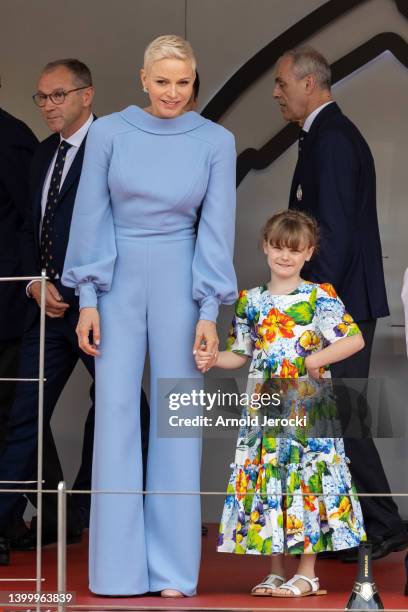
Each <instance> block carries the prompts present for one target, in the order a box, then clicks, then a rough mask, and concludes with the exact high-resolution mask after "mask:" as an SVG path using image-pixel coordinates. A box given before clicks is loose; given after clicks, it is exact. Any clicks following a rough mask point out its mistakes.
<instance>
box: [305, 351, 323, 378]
mask: <svg viewBox="0 0 408 612" xmlns="http://www.w3.org/2000/svg"><path fill="white" fill-rule="evenodd" d="M305 366H306V369H307V373H308V374H309V376H310V377H311V378H314V379H315V380H318V379H319V378H320V377H321V376H320V367H319V366H317V365H314V363H313V355H309V356H308V357H306V359H305Z"/></svg>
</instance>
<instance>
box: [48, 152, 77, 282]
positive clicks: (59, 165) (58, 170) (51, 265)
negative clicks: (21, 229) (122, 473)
mask: <svg viewBox="0 0 408 612" xmlns="http://www.w3.org/2000/svg"><path fill="white" fill-rule="evenodd" d="M70 147H72V145H70V144H69V142H67V141H66V140H62V141H61V143H60V146H59V147H58V153H57V158H56V160H55V166H54V169H53V171H52V176H51V182H50V187H49V189H48V194H47V202H46V205H45V211H44V217H43V220H42V227H41V247H40V251H41V266H42V267H43V268H45V269H46V271H47V276H48V277H49V278H55V276H56V274H57V270H56V265H55V257H54V242H55V236H54V227H53V219H54V213H55V208H56V205H57V202H58V195H59V191H60V187H61V177H62V171H63V168H64V163H65V155H66V153H67V151H68V149H69V148H70Z"/></svg>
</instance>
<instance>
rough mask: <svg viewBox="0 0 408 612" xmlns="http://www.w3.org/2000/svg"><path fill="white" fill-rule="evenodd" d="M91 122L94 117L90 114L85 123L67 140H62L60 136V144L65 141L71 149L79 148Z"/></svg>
mask: <svg viewBox="0 0 408 612" xmlns="http://www.w3.org/2000/svg"><path fill="white" fill-rule="evenodd" d="M93 120H94V116H93V114H92V113H91V114H90V115H89V117H88V119H87V120H86V121H85V123H84V124H83V125H82V126H81V127H80V128H79V130H77V131H76V132H74V133H73V134H72V135H71V136H70V137H69V138H63V137H62V136H60V142H62V141H63V140H65V141H66V142H68V143H69V144H70V145H71V146H72V147H80V146H81V144H82V141H83V139H84V138H85V136H86V135H87V133H88V130H89V128H90V126H91V123H92V122H93Z"/></svg>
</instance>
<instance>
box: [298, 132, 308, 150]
mask: <svg viewBox="0 0 408 612" xmlns="http://www.w3.org/2000/svg"><path fill="white" fill-rule="evenodd" d="M306 137H307V132H305V130H300V132H299V140H298V147H299V155H300V154H301V152H302V148H303V145H304V142H305V139H306Z"/></svg>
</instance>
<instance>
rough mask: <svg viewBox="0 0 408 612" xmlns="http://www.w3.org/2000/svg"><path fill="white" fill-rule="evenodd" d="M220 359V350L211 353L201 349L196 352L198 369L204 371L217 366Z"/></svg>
mask: <svg viewBox="0 0 408 612" xmlns="http://www.w3.org/2000/svg"><path fill="white" fill-rule="evenodd" d="M217 359H218V351H217V352H216V353H215V354H210V353H208V352H207V351H206V350H204V349H199V350H198V351H196V353H195V362H196V365H197V370H199V371H200V372H202V373H203V374H204V373H205V372H208V370H210V369H211V368H213V367H214V366H215V364H216V363H217Z"/></svg>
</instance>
